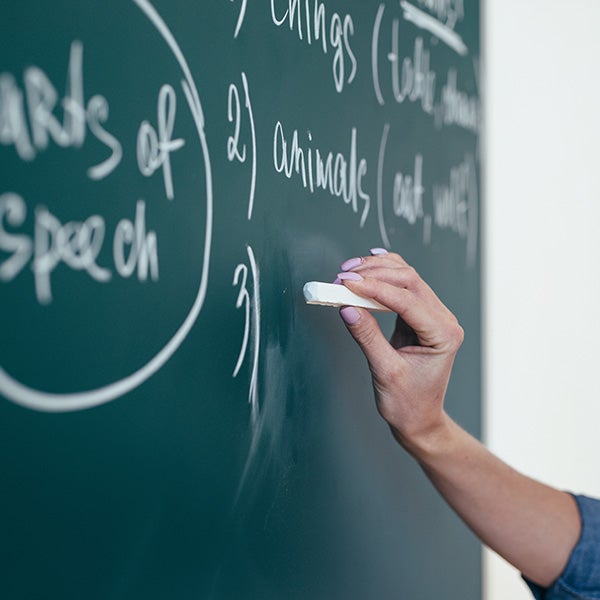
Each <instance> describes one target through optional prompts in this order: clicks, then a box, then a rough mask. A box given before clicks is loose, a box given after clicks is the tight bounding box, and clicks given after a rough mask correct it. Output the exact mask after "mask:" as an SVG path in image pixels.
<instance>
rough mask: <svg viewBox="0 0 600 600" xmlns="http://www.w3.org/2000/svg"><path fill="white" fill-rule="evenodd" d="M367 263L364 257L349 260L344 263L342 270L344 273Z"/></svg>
mask: <svg viewBox="0 0 600 600" xmlns="http://www.w3.org/2000/svg"><path fill="white" fill-rule="evenodd" d="M364 262H365V259H364V258H363V257H362V256H359V257H357V258H349V259H348V260H347V261H346V262H345V263H342V266H341V267H340V269H341V270H342V271H350V270H351V269H355V268H356V267H358V266H360V265H362V264H363V263H364Z"/></svg>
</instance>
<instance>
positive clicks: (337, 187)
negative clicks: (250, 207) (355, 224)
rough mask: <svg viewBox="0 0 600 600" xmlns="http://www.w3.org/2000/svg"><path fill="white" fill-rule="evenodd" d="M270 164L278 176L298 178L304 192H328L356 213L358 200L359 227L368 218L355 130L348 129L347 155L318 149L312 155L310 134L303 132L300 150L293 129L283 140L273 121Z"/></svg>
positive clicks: (363, 163) (368, 201)
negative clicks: (303, 137)
mask: <svg viewBox="0 0 600 600" xmlns="http://www.w3.org/2000/svg"><path fill="white" fill-rule="evenodd" d="M273 163H274V165H275V170H276V171H277V172H278V173H283V174H284V175H285V176H286V177H287V178H288V179H291V178H292V176H293V175H294V173H295V174H296V175H298V176H300V177H301V179H302V185H303V187H304V188H308V189H310V192H311V194H313V193H315V189H318V188H321V189H323V190H327V191H329V193H330V194H331V195H332V196H336V197H338V198H342V199H343V200H344V202H345V203H346V204H349V205H350V206H351V207H352V211H353V212H355V213H358V212H359V199H360V201H361V202H362V211H361V217H360V226H361V227H362V226H363V225H364V224H365V221H366V219H367V216H368V215H369V208H370V206H371V199H370V197H369V195H368V194H367V193H366V192H365V191H364V189H363V185H362V179H363V177H364V176H365V175H366V173H367V160H366V159H365V158H361V159H360V160H358V150H357V140H356V127H353V128H352V133H351V136H350V155H349V157H347V156H345V155H344V154H343V153H341V152H337V153H335V154H334V153H333V152H331V151H330V152H327V153H323V152H321V150H319V149H318V148H315V149H314V151H313V147H312V134H311V133H310V131H309V132H307V142H306V145H305V147H304V148H302V147H301V146H300V142H299V141H298V130H297V129H294V131H293V133H292V135H291V138H290V137H289V136H286V134H285V132H284V130H283V125H282V124H281V122H280V121H277V123H276V125H275V131H274V133H273Z"/></svg>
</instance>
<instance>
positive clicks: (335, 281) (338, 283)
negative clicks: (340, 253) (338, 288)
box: [331, 277, 342, 285]
mask: <svg viewBox="0 0 600 600" xmlns="http://www.w3.org/2000/svg"><path fill="white" fill-rule="evenodd" d="M331 283H334V284H335V285H342V280H341V279H340V278H339V277H336V278H335V279H334V280H333V281H332V282H331Z"/></svg>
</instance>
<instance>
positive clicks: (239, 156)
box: [227, 72, 256, 220]
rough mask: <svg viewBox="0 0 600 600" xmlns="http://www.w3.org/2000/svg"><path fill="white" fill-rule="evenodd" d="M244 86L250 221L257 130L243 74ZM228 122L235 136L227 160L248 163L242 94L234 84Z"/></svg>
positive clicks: (230, 137)
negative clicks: (249, 149) (242, 133)
mask: <svg viewBox="0 0 600 600" xmlns="http://www.w3.org/2000/svg"><path fill="white" fill-rule="evenodd" d="M242 86H243V88H244V106H245V107H246V111H247V113H248V121H249V125H250V135H251V138H252V175H251V179H250V193H249V195H248V220H250V219H252V209H253V208H254V193H255V190H256V130H255V127H254V113H253V111H252V103H251V102H250V91H249V89H248V79H247V78H246V74H245V73H244V72H242ZM227 120H228V121H229V122H230V123H233V135H230V136H229V137H228V138H227V159H228V160H229V161H230V162H233V161H234V160H237V161H238V162H240V163H244V162H246V145H245V144H244V145H242V147H241V148H240V128H241V123H242V113H241V108H240V94H239V91H238V88H237V86H236V85H235V84H234V83H232V84H230V85H229V92H228V97H227Z"/></svg>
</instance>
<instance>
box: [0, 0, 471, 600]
mask: <svg viewBox="0 0 600 600" xmlns="http://www.w3.org/2000/svg"><path fill="white" fill-rule="evenodd" d="M0 39H2V44H1V47H2V49H1V50H0V331H1V332H2V333H1V343H0V448H1V453H0V461H1V462H0V473H1V482H2V483H1V493H0V511H1V513H0V514H1V517H0V549H1V555H0V565H1V571H0V572H1V576H0V597H2V598H5V599H7V600H37V599H44V600H49V599H52V600H80V599H81V598H86V600H93V599H94V600H95V599H98V600H100V599H101V600H121V599H123V600H125V599H127V600H135V599H144V600H159V599H160V600H164V599H165V598H169V599H177V600H182V599H188V598H189V599H191V598H194V599H198V598H206V599H209V598H210V599H215V600H221V599H223V600H225V599H234V598H235V599H257V600H281V599H284V598H285V599H292V600H293V599H298V600H305V599H307V598H310V599H315V600H318V599H328V600H329V599H335V598H344V599H345V600H348V599H360V600H364V599H369V598H403V599H404V598H406V599H409V600H431V599H432V598H444V599H448V600H450V599H456V600H469V599H471V600H476V599H479V598H480V597H481V590H480V587H481V576H480V570H481V569H480V567H481V565H480V548H479V545H478V543H477V541H476V540H475V538H474V537H473V536H472V535H471V534H470V533H469V532H468V531H467V529H466V528H465V527H464V526H463V525H462V524H461V523H460V522H459V521H458V519H457V518H456V517H455V516H454V515H453V514H452V513H451V511H450V510H449V509H448V508H447V507H446V506H445V505H444V504H443V502H442V501H441V500H440V499H439V498H438V497H437V495H436V493H435V491H434V490H433V489H432V488H431V486H430V485H429V483H428V482H427V480H426V479H425V477H424V475H423V474H422V473H421V471H420V470H419V468H418V467H417V466H416V465H415V464H413V463H412V462H411V460H410V459H409V458H407V457H406V456H405V455H404V454H403V452H402V451H401V449H400V448H399V447H398V446H397V445H396V444H395V443H394V441H393V440H392V439H391V436H390V435H389V432H388V429H387V427H386V426H385V424H384V423H383V422H382V421H381V419H380V418H379V417H378V415H377V414H376V410H375V409H374V406H373V402H372V392H371V387H370V385H371V384H370V379H369V375H368V370H367V368H366V365H365V363H364V360H363V358H362V355H361V354H360V352H359V350H358V348H357V347H356V346H355V344H354V343H353V342H352V340H351V339H350V337H349V336H348V334H347V332H346V331H345V327H344V326H343V324H342V322H341V320H340V319H339V317H338V315H337V314H336V311H335V310H333V309H328V308H322V307H311V306H307V305H306V304H305V303H304V301H303V298H302V286H303V284H304V282H305V281H307V280H322V281H330V280H332V279H333V278H334V277H335V275H336V273H337V271H338V267H339V265H340V264H341V263H342V262H343V261H344V260H345V259H347V258H350V257H352V256H356V255H360V254H367V253H368V251H369V248H371V247H374V246H385V247H389V248H391V249H394V250H395V251H398V252H400V253H401V254H402V255H403V256H404V257H405V258H406V259H407V260H408V261H409V262H411V263H412V264H413V265H414V266H415V267H416V268H417V270H418V271H419V272H420V273H421V274H422V275H423V276H424V278H425V279H426V280H427V281H428V282H429V283H430V284H431V285H432V286H433V288H434V289H435V290H436V291H437V293H438V294H439V295H440V296H441V297H442V299H443V300H444V301H445V302H446V303H447V304H448V306H450V307H451V309H452V310H453V311H455V313H456V314H457V315H458V317H459V319H460V321H461V323H462V325H463V326H464V328H465V330H466V333H467V337H466V341H465V344H464V346H463V348H462V349H461V352H460V354H459V357H458V359H457V362H456V368H455V374H454V378H453V380H452V382H451V385H450V388H449V391H448V398H447V406H448V410H449V412H450V413H451V414H452V415H453V416H454V417H455V418H456V419H457V420H458V421H459V422H460V423H461V424H462V425H464V426H465V427H466V428H467V429H469V430H470V431H472V432H473V433H474V434H476V435H477V434H478V433H479V429H480V426H479V421H480V387H481V377H480V325H481V322H480V319H481V313H480V246H481V240H480V236H479V223H480V216H479V213H480V176H479V174H480V154H479V134H480V128H481V107H480V99H479V80H478V73H479V68H480V67H479V2H478V0H464V1H463V0H443V1H442V0H413V1H411V2H408V1H404V0H403V1H400V2H398V1H396V2H392V1H389V0H388V1H385V2H383V1H382V2H365V1H361V0H352V1H349V0H346V1H342V0H289V1H288V0H271V1H270V2H248V1H247V0H218V1H217V0H213V1H212V2H186V1H183V0H169V1H167V0H152V1H150V0H131V1H127V0H120V1H116V0H108V1H106V2H89V1H82V0H78V1H75V0H70V1H68V0H57V1H56V2H52V3H47V2H30V1H28V0H20V1H19V2H17V1H16V0H5V1H3V2H2V4H1V6H0ZM381 323H382V326H383V327H386V328H388V329H390V328H391V326H392V323H393V320H392V317H391V316H390V315H387V316H385V315H384V316H382V317H381Z"/></svg>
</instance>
